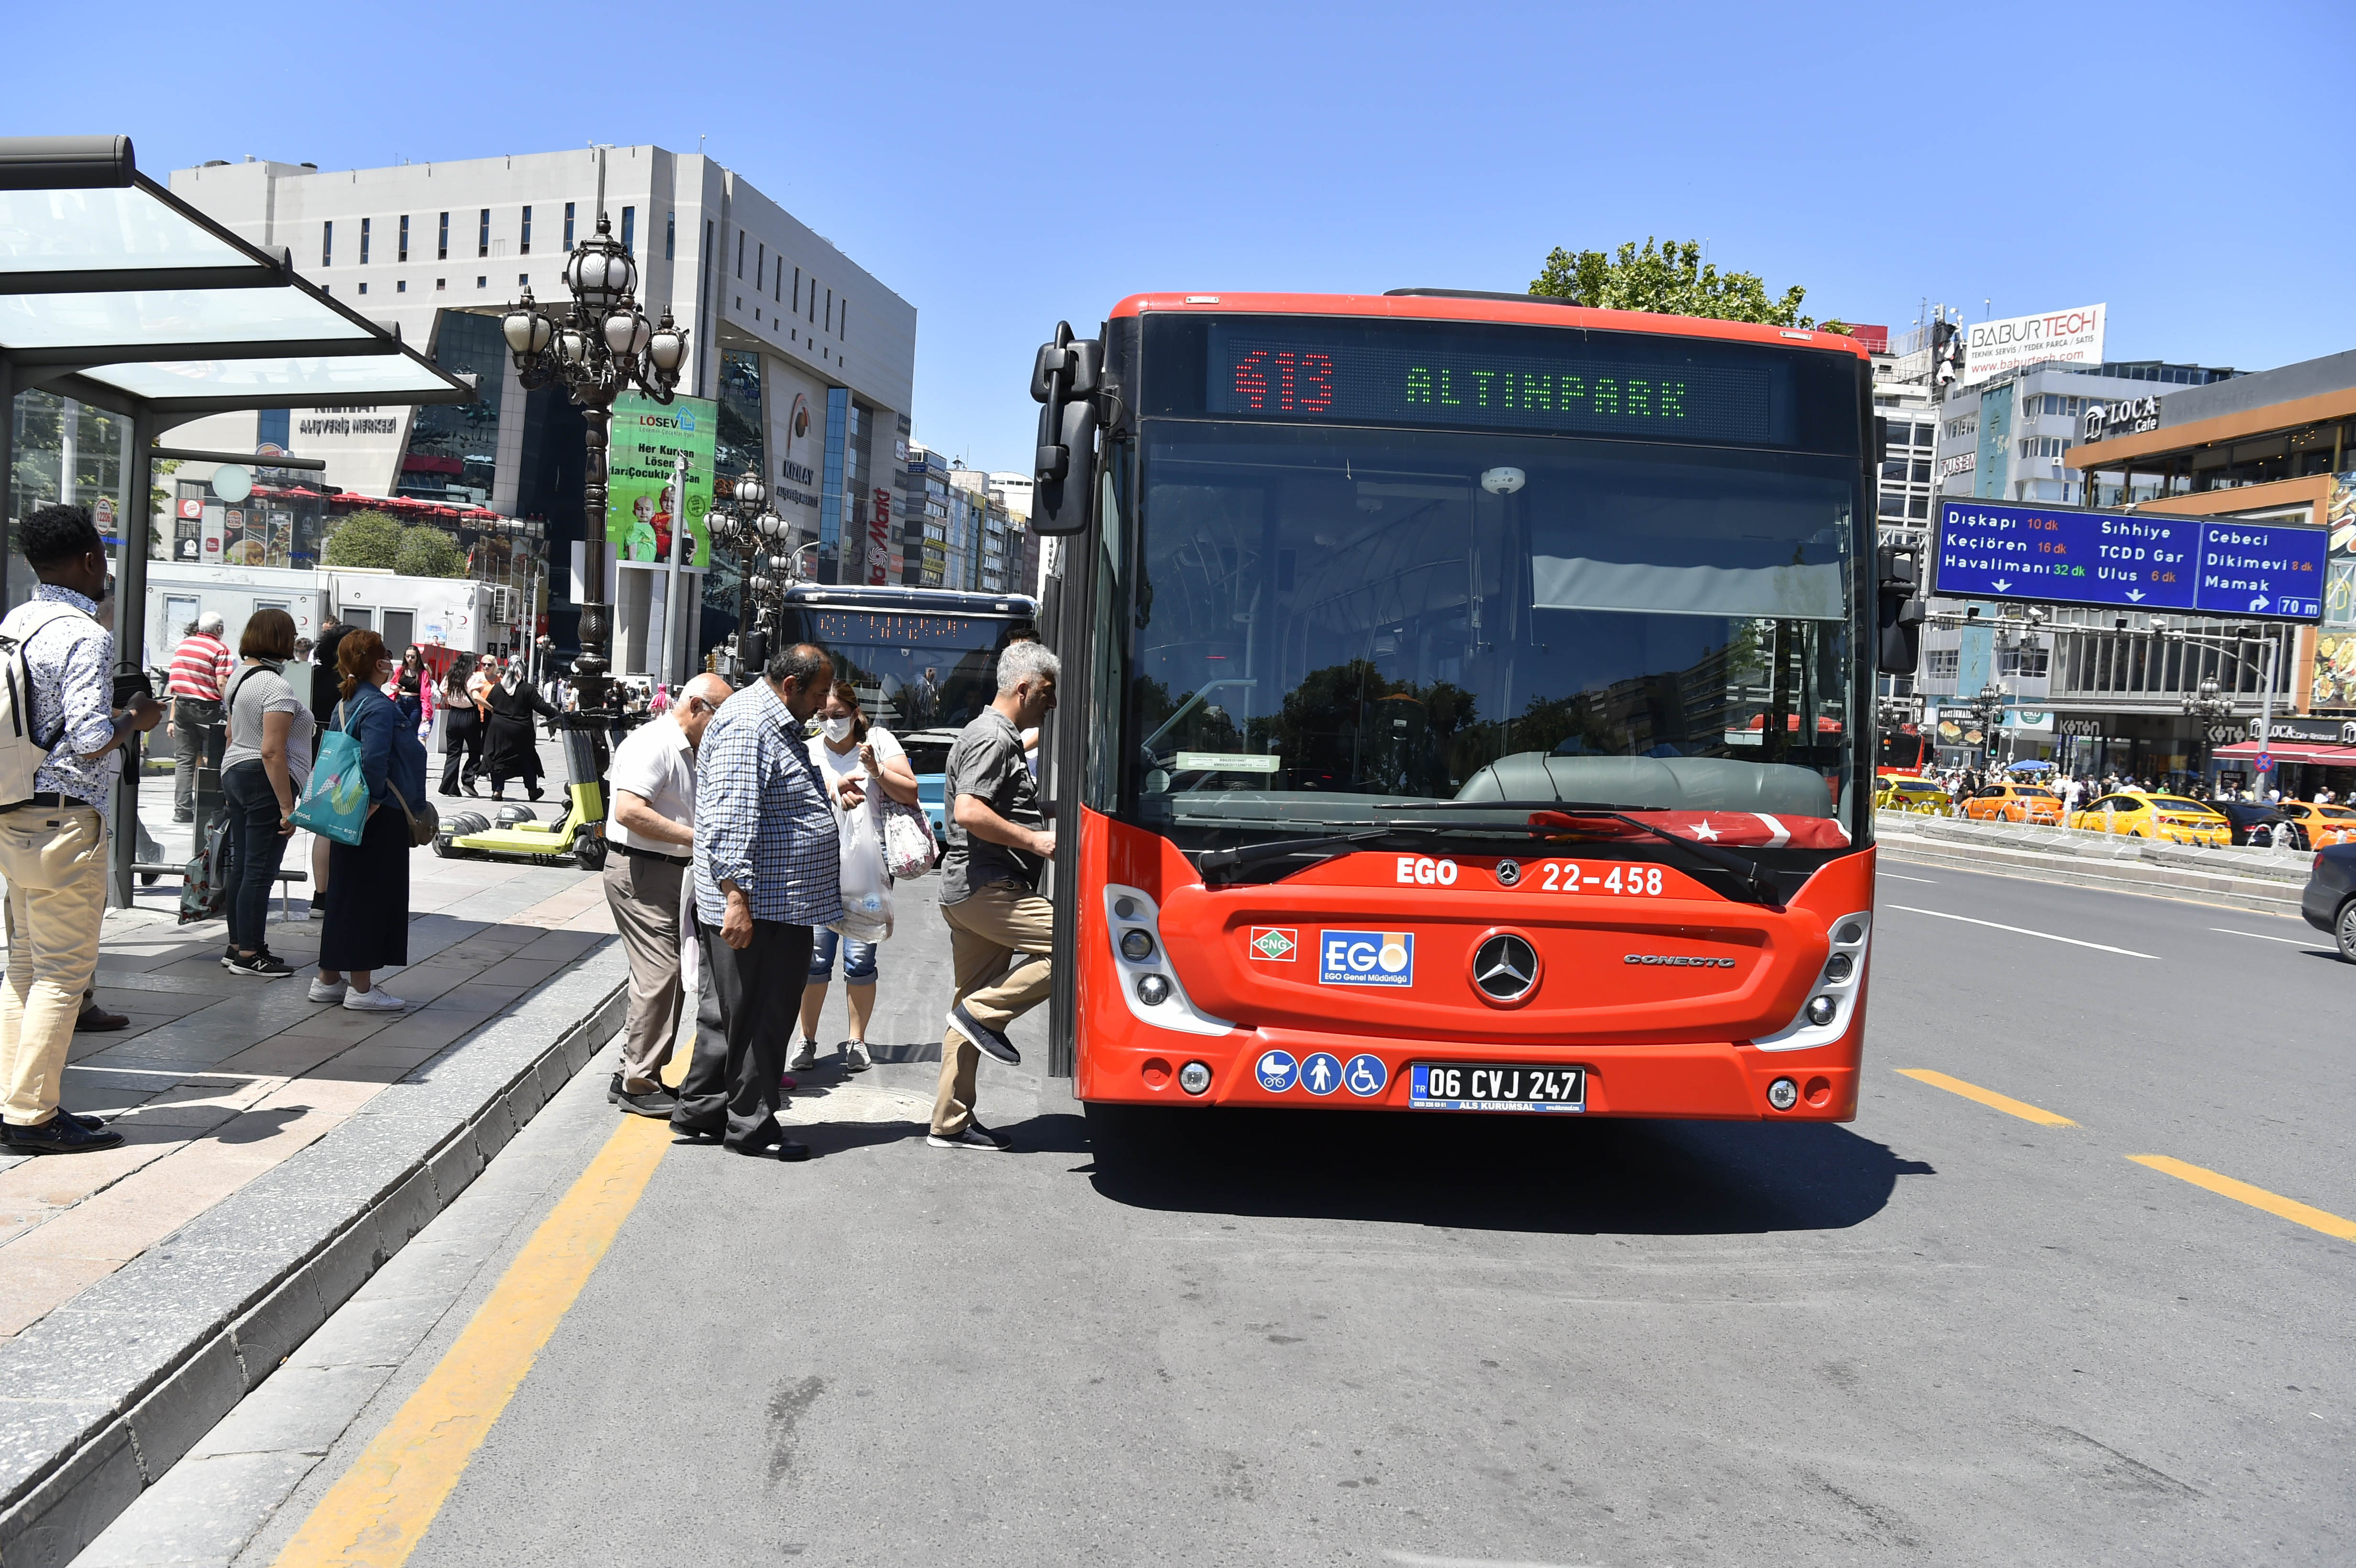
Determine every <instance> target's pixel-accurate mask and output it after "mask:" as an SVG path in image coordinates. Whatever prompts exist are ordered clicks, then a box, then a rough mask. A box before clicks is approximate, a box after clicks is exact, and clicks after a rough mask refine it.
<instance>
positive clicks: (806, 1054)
mask: <svg viewBox="0 0 2356 1568" xmlns="http://www.w3.org/2000/svg"><path fill="white" fill-rule="evenodd" d="M817 1065H818V1041H816V1040H803V1041H802V1042H801V1043H800V1044H799V1045H798V1046H796V1047H794V1054H793V1058H792V1060H790V1061H787V1063H786V1071H787V1072H809V1070H810V1069H811V1068H813V1067H816V1066H817Z"/></svg>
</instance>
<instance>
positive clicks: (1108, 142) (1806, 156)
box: [0, 0, 2356, 468]
mask: <svg viewBox="0 0 2356 1568" xmlns="http://www.w3.org/2000/svg"><path fill="white" fill-rule="evenodd" d="M94 18H97V19H96V20H94ZM8 34H9V49H8V53H9V55H10V57H11V59H12V66H13V69H11V70H10V71H9V73H8V77H9V80H8V91H7V94H6V97H5V101H0V133H7V134H33V133H97V132H114V131H121V132H127V133H129V134H130V135H131V136H132V137H133V138H134V140H135V142H136V144H137V146H138V150H139V158H140V163H141V165H142V166H143V167H144V168H145V169H146V170H148V171H149V172H150V173H151V174H155V175H159V176H160V175H161V174H162V173H163V172H164V171H166V170H168V169H170V168H173V167H176V166H181V165H187V164H190V163H193V162H197V161H199V160H201V159H204V158H208V157H223V158H237V157H240V156H241V155H244V154H247V153H252V154H254V155H258V156H264V157H274V158H282V159H286V160H290V161H295V162H300V161H305V160H308V161H310V162H314V163H316V164H318V165H320V166H321V167H323V168H345V167H354V166H359V167H368V166H373V165H381V164H388V163H391V162H392V161H393V160H394V159H395V158H399V157H409V158H413V159H419V160H423V159H428V158H444V159H446V158H464V157H480V156H487V155H495V154H498V153H507V152H518V153H519V152H534V151H544V150H549V149H554V148H562V147H577V146H580V145H582V144H584V142H588V141H592V140H595V141H605V142H613V143H616V144H627V143H644V142H652V143H656V144H661V145H664V146H668V147H670V148H673V149H677V150H682V151H689V152H692V151H693V150H694V149H695V146H696V138H697V136H698V135H700V134H703V135H708V136H709V138H710V140H709V142H708V144H707V149H708V150H709V151H710V152H711V153H712V154H713V155H715V156H717V157H719V158H720V159H722V160H723V162H725V163H727V164H729V165H732V166H734V167H735V168H737V169H738V170H740V171H742V172H743V173H744V175H745V176H747V177H749V178H750V179H751V180H752V181H753V182H754V183H755V185H757V186H759V187H761V188H762V189H763V190H765V191H766V192H768V193H769V194H770V195H771V196H773V197H776V198H777V199H778V200H779V201H781V202H782V203H784V204H785V205H786V206H787V208H790V209H791V210H792V211H794V212H795V213H796V214H797V215H798V216H799V217H800V218H802V219H804V220H805V221H807V222H808V223H809V224H810V225H811V227H813V228H815V229H818V230H819V232H821V233H823V234H825V235H827V236H829V237H830V239H832V240H834V241H835V242H836V243H837V244H839V245H841V247H842V248H843V249H844V250H845V251H848V252H849V253H850V254H851V256H853V257H855V258H856V259H857V260H858V261H860V262H862V264H863V265H865V266H866V267H867V268H868V269H869V270H870V271H872V272H874V273H875V274H876V275H877V276H878V277H880V278H881V279H883V281H884V283H887V284H889V285H890V286H891V287H893V288H894V289H895V290H897V291H898V292H899V293H901V294H902V295H904V296H905V297H906V298H907V299H908V300H909V301H910V302H912V303H913V304H915V305H916V307H917V309H918V311H919V313H920V315H919V321H918V331H917V347H916V408H915V410H914V411H913V413H914V417H915V421H916V431H917V434H918V435H919V437H920V438H922V439H924V440H926V441H927V442H929V443H932V444H934V445H935V446H937V447H938V448H941V449H943V450H945V451H948V452H950V453H954V454H957V455H959V456H962V457H964V458H966V459H967V460H968V461H969V462H972V463H974V464H979V465H980V466H984V467H992V468H1027V467H1028V466H1029V457H1030V450H1031V446H1032V441H1033V429H1034V421H1035V417H1036V410H1035V407H1034V405H1033V404H1032V403H1031V401H1030V400H1029V398H1028V396H1027V390H1026V389H1027V381H1028V376H1029V370H1030V363H1031V356H1032V351H1033V348H1034V347H1035V346H1036V345H1037V344H1038V343H1039V342H1040V340H1041V339H1043V338H1044V337H1045V336H1047V335H1048V334H1049V332H1050V331H1051V330H1052V329H1053V327H1054V325H1055V321H1056V319H1057V317H1059V316H1064V317H1068V318H1069V319H1070V320H1071V321H1072V322H1073V324H1074V325H1075V326H1076V327H1079V328H1080V329H1081V330H1082V331H1083V332H1085V331H1086V330H1087V329H1088V328H1089V327H1091V326H1093V325H1094V324H1095V323H1096V322H1098V320H1100V319H1101V318H1102V316H1103V315H1104V312H1105V311H1106V310H1107V309H1108V307H1109V306H1110V305H1111V304H1112V303H1113V302H1114V301H1115V300H1117V299H1119V298H1120V297H1121V296H1122V295H1124V294H1127V293H1134V292H1137V291H1139V290H1144V289H1187V290H1220V289H1258V288H1287V289H1307V290H1320V291H1323V290H1373V291H1379V290H1382V289H1386V288H1395V287H1401V286H1407V285H1418V284H1420V285H1431V286H1440V287H1452V288H1474V289H1506V290H1517V289H1520V288H1523V287H1525V286H1526V284H1527V283H1528V282H1529V280H1530V279H1531V278H1532V277H1533V276H1535V275H1536V274H1537V271H1538V269H1539V266H1540V264H1541V262H1542V261H1543V260H1544V258H1545V256H1546V253H1547V250H1548V249H1549V248H1550V247H1553V246H1556V245H1562V246H1566V247H1569V248H1571V249H1586V248H1597V249H1604V250H1609V249H1612V248H1613V247H1615V246H1616V245H1617V244H1618V243H1619V242H1620V241H1622V240H1632V239H1633V240H1642V239H1644V237H1645V236H1646V235H1648V234H1656V235H1660V236H1663V237H1672V236H1674V237H1678V238H1693V239H1699V240H1707V241H1708V245H1709V254H1710V258H1711V260H1712V261H1717V262H1719V264H1720V265H1722V266H1732V267H1741V268H1747V269H1749V270H1751V271H1753V272H1760V273H1762V275H1763V276H1764V277H1765V279H1766V282H1767V284H1768V286H1769V287H1770V289H1772V290H1775V291H1779V292H1780V291H1781V290H1782V289H1783V288H1784V287H1785V286H1787V285H1789V284H1792V283H1801V284H1804V285H1805V287H1806V288H1807V290H1808V302H1807V309H1808V310H1809V312H1810V313H1811V314H1812V315H1819V316H1823V315H1838V316H1841V317H1844V318H1846V319H1849V320H1855V321H1871V322H1886V323H1888V324H1890V325H1892V326H1893V327H1897V328H1901V329H1902V328H1903V327H1905V326H1906V325H1908V324H1909V323H1911V322H1912V321H1913V320H1914V319H1915V317H1916V315H1918V313H1919V310H1920V302H1921V301H1922V299H1923V298H1924V297H1926V296H1927V297H1930V298H1933V299H1944V300H1947V301H1949V302H1951V303H1958V304H1965V306H1966V307H1967V308H1968V311H1969V314H1970V315H1971V317H1972V318H1973V319H1977V318H1978V317H1979V316H1980V315H1982V307H1981V303H1980V302H1981V301H1982V300H1984V299H1985V300H1989V301H1992V302H1993V303H1992V304H1991V306H1990V307H1989V311H1990V312H1991V313H1992V314H1994V315H2016V314H2022V313H2026V312H2029V311H2038V310H2047V309H2058V308H2061V307H2063V306H2067V305H2075V304H2092V303H2094V302H2097V301H2105V302H2108V303H2109V304H2110V305H2111V307H2112V313H2113V314H2112V324H2111V327H2110V338H2109V342H2108V345H2107V347H2108V349H2109V352H2110V354H2111V356H2112V357H2118V358H2151V357H2159V358H2169V359H2177V360H2193V361H2198V362H2201V363H2206V364H2218V365H2233V366H2237V367H2240V368H2245V369H2247V368H2265V367H2269V366H2274V365H2279V364H2284V363H2287V362H2289V361H2292V360H2296V359H2303V358H2308V357H2313V356H2315V355H2319V354H2324V353H2329V352H2333V351H2336V350H2339V349H2343V348H2347V347H2356V325H2351V324H2350V322H2349V320H2348V316H2347V313H2346V305H2347V302H2348V297H2349V287H2350V283H2351V278H2356V203H2351V201H2350V200H2349V199H2348V190H2347V183H2348V182H2347V178H2346V175H2345V173H2344V169H2345V166H2346V162H2347V157H2348V146H2349V143H2348V139H2347V127H2348V124H2349V120H2348V110H2347V107H2346V101H2345V100H2346V90H2347V83H2346V81H2345V80H2344V79H2345V77H2346V74H2347V72H2348V70H2349V69H2350V65H2351V61H2356V6H2351V5H2348V4H2346V3H2345V0H2340V3H2339V4H2316V5H2244V6H2237V7H2226V8H2219V7H2216V6H2195V5H2185V4H2181V3H2178V0H2157V3H2155V4H2151V5H2139V6H2131V7H2119V6H2108V7H2084V6H2062V7H2056V6H2054V5H2050V4H2047V5H2011V4H1998V5H1977V6H1969V7H1962V6H1922V5H1890V4H1881V5H1867V6H1856V7H1838V8H1836V7H1819V8H1816V9H1815V10H1813V11H1811V10H1808V9H1806V8H1771V7H1767V6H1762V5H1708V4H1704V5H1618V6H1611V7H1596V6H1574V5H1553V6H1520V5H1481V4H1477V3H1472V0H1455V3H1451V4H1424V5H1397V4H1393V3H1390V0H1370V3H1365V4H1360V5H1347V6H1345V5H1321V6H1304V5H1286V4H1282V3H1280V0H1268V3H1262V4H1257V5H1232V4H1225V3H1221V4H1196V5H1166V6H1159V7H1142V6H1124V5H1044V4H1031V5H1020V6H1016V5H932V4H907V5H845V4H839V3H838V4H831V5H792V6H780V5H742V4H729V3H722V4H704V5H684V6H681V5H627V6H622V5H605V4H599V3H594V0H584V3H581V4H575V5H562V6H556V5H549V6H507V5H479V4H477V5H446V4H434V3H418V4H407V5H392V6H386V5H370V6H297V7H295V8H292V9H288V10H284V11H275V12H271V13H269V14H267V15H259V14H258V15H256V16H252V17H243V18H232V17H230V16H229V14H227V13H221V12H214V13H210V14H209V15H207V16H205V17H204V18H203V19H202V21H201V22H200V23H199V22H198V21H197V20H195V19H194V18H193V17H192V14H191V12H190V11H189V10H188V9H187V7H186V6H183V5H163V4H159V3H157V0H124V3H122V4H115V5H106V6H103V7H101V8H100V9H98V10H96V11H83V10H80V9H78V8H76V7H71V6H46V7H37V8H35V7H26V8H23V9H19V10H16V11H15V12H14V13H13V14H12V15H11V16H10V18H9V22H8ZM597 37H604V38H605V39H606V40H607V41H606V42H605V43H604V44H602V45H598V44H593V43H590V42H589V40H591V39H593V38H597ZM601 59H610V60H613V61H616V62H619V64H620V65H621V66H622V67H623V68H625V69H626V71H628V72H630V73H632V74H627V75H615V74H611V73H608V72H605V71H601V70H600V69H598V62H599V61H600V60H601ZM509 60H520V61H523V62H526V64H525V65H524V68H523V69H514V70H510V69H503V63H502V62H505V61H509ZM41 61H48V62H50V63H49V65H48V67H42V66H39V65H38V64H37V62H41Z"/></svg>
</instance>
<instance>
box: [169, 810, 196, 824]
mask: <svg viewBox="0 0 2356 1568" xmlns="http://www.w3.org/2000/svg"><path fill="white" fill-rule="evenodd" d="M196 819H197V814H196V813H195V812H194V811H193V810H190V811H176V812H174V813H172V820H173V821H175V822H194V821H195V820H196Z"/></svg>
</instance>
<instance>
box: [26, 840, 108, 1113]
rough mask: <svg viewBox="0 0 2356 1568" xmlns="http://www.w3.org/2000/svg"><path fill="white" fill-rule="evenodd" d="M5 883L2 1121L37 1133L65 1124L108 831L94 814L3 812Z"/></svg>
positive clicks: (94, 965)
mask: <svg viewBox="0 0 2356 1568" xmlns="http://www.w3.org/2000/svg"><path fill="white" fill-rule="evenodd" d="M0 877H5V878H7V879H8V906H7V929H8V983H7V985H6V986H5V987H0V1093H5V1095H6V1096H7V1098H6V1100H5V1103H0V1117H5V1119H6V1121H7V1122H8V1124H9V1125H11V1126H18V1127H31V1126H38V1125H40V1124H42V1123H43V1122H46V1121H48V1119H49V1118H50V1117H51V1116H54V1115H57V1114H58V1097H59V1093H60V1091H61V1090H62V1089H63V1087H64V1084H65V1072H66V1050H67V1048H68V1047H69V1046H70V1045H72V1044H73V1030H74V1017H75V1015H76V1014H78V1013H80V1011H81V998H82V993H83V992H84V991H85V990H87V989H88V988H89V987H90V984H91V979H92V977H93V976H96V975H97V973H98V931H99V922H100V921H101V920H102V919H103V918H104V917H105V914H106V823H105V821H104V820H103V819H102V817H101V816H99V814H98V812H97V811H96V810H95V809H93V808H92V807H90V806H87V805H77V806H66V807H63V808H57V809H53V808H51V807H48V806H38V805H28V806H25V807H23V808H22V809H20V810H16V811H6V812H0Z"/></svg>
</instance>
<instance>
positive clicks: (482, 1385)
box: [278, 1116, 671, 1568]
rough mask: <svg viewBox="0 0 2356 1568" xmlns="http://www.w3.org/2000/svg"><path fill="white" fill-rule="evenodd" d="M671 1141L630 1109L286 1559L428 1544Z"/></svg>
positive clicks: (302, 1566)
mask: <svg viewBox="0 0 2356 1568" xmlns="http://www.w3.org/2000/svg"><path fill="white" fill-rule="evenodd" d="M670 1142H671V1132H670V1127H669V1124H668V1123H665V1122H662V1121H659V1120H656V1119H654V1118H651V1117H646V1116H625V1117H623V1118H622V1125H620V1126H618V1127H616V1129H615V1130H614V1136H612V1137H610V1138H608V1139H606V1140H605V1147H603V1148H602V1149H600V1150H598V1151H597V1157H595V1158H594V1159H593V1160H591V1161H590V1162H589V1168H588V1169H586V1170H584V1171H583V1172H582V1173H581V1179H579V1180H577V1181H575V1182H574V1183H573V1188H572V1190H570V1191H568V1192H567V1193H565V1195H564V1196H563V1197H562V1199H561V1200H558V1202H557V1205H556V1207H555V1209H554V1210H553V1211H551V1212H550V1214H549V1216H548V1218H547V1219H546V1220H545V1221H541V1227H540V1229H539V1230H537V1231H535V1232H532V1236H531V1240H530V1241H529V1242H526V1243H524V1247H523V1251H522V1252H521V1253H518V1254H517V1256H516V1260H515V1262H514V1263H513V1264H510V1265H509V1268H508V1272H507V1273H506V1274H505V1275H502V1276H500V1279H499V1283H498V1285H496V1286H494V1287H493V1288H492V1290H491V1294H490V1296H489V1298H488V1299H487V1300H486V1301H485V1302H484V1303H483V1305H482V1308H481V1309H480V1310H479V1311H477V1313H476V1314H475V1316H474V1319H473V1321H471V1322H469V1323H468V1324H467V1325H466V1328H465V1329H464V1330H463V1331H462V1332H461V1333H460V1334H459V1336H458V1339H457V1342H456V1343H455V1344H453V1345H452V1346H451V1347H450V1351H449V1354H447V1355H445V1356H444V1357H443V1358H442V1360H441V1364H440V1365H438V1366H436V1367H435V1368H434V1371H432V1372H430V1373H428V1374H427V1376H426V1379H425V1381H424V1382H423V1384H421V1385H419V1387H418V1390H417V1392H415V1393H413V1394H412V1395H410V1396H409V1401H408V1403H405V1404H403V1405H402V1407H401V1409H400V1410H399V1411H398V1412H396V1413H394V1415H393V1418H392V1420H391V1422H390V1423H389V1424H387V1425H386V1426H385V1429H384V1430H383V1431H381V1432H380V1433H378V1434H377V1435H376V1440H375V1441H374V1442H372V1443H370V1444H369V1445H368V1448H367V1451H366V1452H364V1453H362V1454H361V1455H360V1456H359V1458H358V1459H357V1460H355V1461H354V1462H353V1464H352V1467H351V1468H350V1469H349V1470H347V1471H346V1472H344V1474H343V1476H342V1477H341V1478H340V1479H338V1480H337V1482H336V1484H335V1485H334V1486H333V1487H332V1488H329V1489H328V1492H327V1496H326V1497H324V1498H322V1499H319V1506H318V1507H317V1508H316V1509H313V1510H312V1511H311V1517H310V1518H308V1519H306V1520H304V1521H303V1526H302V1528H301V1529H299V1530H297V1531H295V1538H294V1539H293V1540H292V1541H288V1542H287V1543H286V1549H285V1550H284V1552H280V1553H279V1554H278V1568H325V1565H327V1564H353V1565H360V1564H366V1565H368V1568H396V1565H397V1564H399V1563H402V1562H404V1561H405V1560H406V1559H407V1558H408V1556H409V1554H410V1552H412V1551H414V1550H416V1547H417V1543H418V1542H419V1541H422V1540H423V1539H424V1536H425V1531H426V1529H427V1527H429V1526H430V1525H432V1524H433V1522H434V1515H435V1514H437V1513H439V1512H440V1511H441V1509H442V1504H443V1501H444V1499H447V1498H448V1497H449V1495H450V1491H451V1488H454V1487H455V1486H456V1485H457V1484H458V1477H459V1476H460V1475H461V1474H462V1473H463V1472H464V1471H465V1470H466V1464H467V1461H469V1460H470V1459H472V1458H473V1457H474V1456H475V1450H476V1449H477V1448H479V1447H480V1446H482V1443H483V1439H484V1438H485V1437H487V1436H488V1435H490V1430H491V1426H492V1424H493V1423H495V1422H497V1421H498V1418H499V1413H500V1412H501V1411H503V1410H505V1409H506V1408H507V1403H508V1401H509V1399H510V1398H512V1397H513V1396H514V1394H515V1391H516V1390H517V1389H518V1388H519V1387H520V1386H521V1385H522V1383H523V1380H524V1375H525V1374H526V1373H527V1372H529V1371H531V1364H532V1361H533V1360H535V1359H536V1358H537V1357H538V1356H539V1354H540V1351H541V1347H542V1346H544V1345H546V1344H547V1343H548V1339H549V1336H550V1335H552V1334H553V1333H554V1332H555V1331H556V1325H557V1322H558V1320H559V1319H561V1318H562V1317H563V1316H564V1314H565V1312H566V1310H567V1309H568V1308H570V1307H572V1305H573V1298H574V1297H576V1296H579V1295H580V1294H581V1287H582V1286H583V1285H586V1284H588V1282H589V1275H591V1274H592V1273H593V1272H594V1270H595V1269H596V1267H597V1264H598V1261H599V1260H600V1259H602V1258H603V1257H604V1256H605V1250H606V1248H608V1247H609V1246H611V1245H612V1244H613V1241H614V1237H615V1234H616V1232H619V1231H620V1230H621V1228H622V1221H625V1220H626V1219H628V1218H629V1214H630V1211H631V1209H633V1208H634V1207H636V1206H637V1201H638V1196H639V1194H640V1193H642V1192H644V1191H645V1190H646V1187H647V1182H648V1179H650V1178H651V1177H652V1176H653V1175H654V1173H655V1167H656V1166H658V1165H659V1164H661V1163H662V1157H663V1153H664V1151H665V1150H666V1149H668V1148H669V1147H670Z"/></svg>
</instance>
